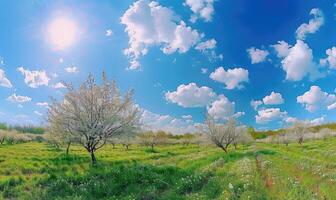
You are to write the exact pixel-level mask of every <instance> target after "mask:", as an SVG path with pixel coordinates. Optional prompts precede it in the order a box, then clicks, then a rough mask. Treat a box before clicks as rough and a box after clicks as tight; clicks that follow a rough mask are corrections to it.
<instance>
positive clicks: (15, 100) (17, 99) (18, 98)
mask: <svg viewBox="0 0 336 200" xmlns="http://www.w3.org/2000/svg"><path fill="white" fill-rule="evenodd" d="M7 101H10V102H12V103H26V102H29V101H31V98H30V97H27V96H20V95H16V94H15V93H14V94H12V95H11V96H9V97H7Z"/></svg>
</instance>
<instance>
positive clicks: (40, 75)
mask: <svg viewBox="0 0 336 200" xmlns="http://www.w3.org/2000/svg"><path fill="white" fill-rule="evenodd" d="M17 70H18V71H19V72H21V74H22V75H23V76H24V77H25V78H24V82H25V83H26V84H27V85H28V86H29V87H31V88H37V87H39V86H42V85H45V86H48V83H49V80H50V78H49V77H48V75H47V73H46V71H45V70H41V71H38V70H32V71H31V70H28V69H25V68H23V67H18V68H17Z"/></svg>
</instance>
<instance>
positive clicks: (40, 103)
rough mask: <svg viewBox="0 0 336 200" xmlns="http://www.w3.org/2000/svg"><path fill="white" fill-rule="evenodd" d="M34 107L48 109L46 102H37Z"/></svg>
mask: <svg viewBox="0 0 336 200" xmlns="http://www.w3.org/2000/svg"><path fill="white" fill-rule="evenodd" d="M36 105H37V106H41V107H48V106H49V104H48V102H37V103H36Z"/></svg>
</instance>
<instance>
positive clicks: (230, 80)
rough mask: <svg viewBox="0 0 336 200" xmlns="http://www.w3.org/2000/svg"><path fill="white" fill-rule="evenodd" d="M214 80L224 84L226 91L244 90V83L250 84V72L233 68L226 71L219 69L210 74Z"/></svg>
mask: <svg viewBox="0 0 336 200" xmlns="http://www.w3.org/2000/svg"><path fill="white" fill-rule="evenodd" d="M210 78H211V79H212V80H215V81H218V82H221V83H224V84H225V85H226V89H229V90H232V89H235V88H238V89H240V88H242V87H243V85H242V83H243V82H248V81H249V78H248V71H247V70H246V69H243V68H233V69H228V70H227V71H225V69H224V68H223V67H219V68H217V69H216V70H215V71H214V72H212V73H211V74H210Z"/></svg>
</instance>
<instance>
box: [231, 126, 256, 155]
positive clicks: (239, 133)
mask: <svg viewBox="0 0 336 200" xmlns="http://www.w3.org/2000/svg"><path fill="white" fill-rule="evenodd" d="M251 141H253V138H252V136H251V135H250V133H249V132H248V129H247V128H246V127H245V126H237V125H236V127H235V133H234V139H233V142H232V144H233V146H234V148H235V149H237V145H238V144H247V143H250V142H251Z"/></svg>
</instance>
